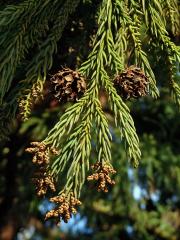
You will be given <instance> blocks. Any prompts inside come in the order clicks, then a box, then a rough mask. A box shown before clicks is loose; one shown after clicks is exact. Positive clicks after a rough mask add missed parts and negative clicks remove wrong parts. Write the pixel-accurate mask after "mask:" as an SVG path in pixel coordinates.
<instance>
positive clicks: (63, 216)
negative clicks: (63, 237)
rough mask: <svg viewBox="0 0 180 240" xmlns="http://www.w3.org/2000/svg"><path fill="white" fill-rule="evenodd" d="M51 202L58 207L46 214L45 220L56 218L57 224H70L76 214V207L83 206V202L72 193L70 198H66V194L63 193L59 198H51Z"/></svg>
mask: <svg viewBox="0 0 180 240" xmlns="http://www.w3.org/2000/svg"><path fill="white" fill-rule="evenodd" d="M50 201H51V202H53V203H55V204H57V205H58V206H57V207H56V208H55V209H53V210H50V211H49V212H47V213H46V217H45V220H47V219H49V218H56V219H57V222H61V220H63V221H64V222H66V223H67V222H68V220H69V219H70V218H71V216H72V214H76V213H77V210H76V207H77V206H79V205H81V202H80V201H79V200H78V199H76V198H75V197H74V196H73V193H71V194H70V195H69V196H66V195H65V193H62V194H61V195H59V196H56V197H53V198H50Z"/></svg>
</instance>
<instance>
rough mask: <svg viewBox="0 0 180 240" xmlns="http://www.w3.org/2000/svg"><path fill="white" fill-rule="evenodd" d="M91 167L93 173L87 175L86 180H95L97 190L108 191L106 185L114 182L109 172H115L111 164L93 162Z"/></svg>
mask: <svg viewBox="0 0 180 240" xmlns="http://www.w3.org/2000/svg"><path fill="white" fill-rule="evenodd" d="M91 168H92V170H93V171H95V173H93V174H92V175H90V176H88V177H87V180H88V181H93V180H94V181H96V182H97V190H98V192H100V191H103V192H108V186H110V185H114V184H115V181H114V180H112V179H111V177H110V174H115V173H116V171H115V170H114V169H113V168H112V167H111V166H109V165H106V164H105V165H102V163H95V164H94V165H92V166H91Z"/></svg>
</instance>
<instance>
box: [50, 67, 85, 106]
mask: <svg viewBox="0 0 180 240" xmlns="http://www.w3.org/2000/svg"><path fill="white" fill-rule="evenodd" d="M51 83H52V86H53V88H54V90H53V92H54V96H55V97H56V98H57V99H58V100H59V101H60V102H67V101H73V102H75V101H77V100H78V99H79V98H80V97H81V96H82V95H83V94H84V92H85V90H86V81H85V78H84V77H83V76H82V75H81V74H80V73H79V72H77V71H74V70H71V69H69V68H64V69H62V70H61V71H59V72H57V73H56V74H54V75H53V76H52V78H51Z"/></svg>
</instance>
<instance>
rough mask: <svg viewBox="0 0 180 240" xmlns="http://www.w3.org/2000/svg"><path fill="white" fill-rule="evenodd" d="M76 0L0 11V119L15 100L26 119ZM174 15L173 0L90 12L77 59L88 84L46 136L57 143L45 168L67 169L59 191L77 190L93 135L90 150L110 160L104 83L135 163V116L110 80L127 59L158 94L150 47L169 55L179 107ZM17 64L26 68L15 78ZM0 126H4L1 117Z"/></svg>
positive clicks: (119, 0)
mask: <svg viewBox="0 0 180 240" xmlns="http://www.w3.org/2000/svg"><path fill="white" fill-rule="evenodd" d="M79 2H80V1H79V0H71V1H70V0H66V1H57V0H55V1H52V0H46V1H42V0H40V1H35V0H25V1H22V2H20V3H19V4H16V5H9V6H5V7H4V8H3V9H2V10H1V11H0V62H1V65H0V79H1V81H0V104H1V109H2V110H3V111H4V112H5V113H6V115H5V117H2V119H3V118H4V120H3V121H5V120H7V118H8V117H9V118H12V117H14V115H15V113H16V112H17V105H18V103H19V102H20V103H21V107H22V109H23V111H22V112H21V115H22V116H23V119H24V120H26V119H27V118H28V116H29V114H30V112H31V107H32V106H33V103H34V102H36V100H37V99H36V97H35V96H34V95H33V90H34V89H35V88H36V86H40V87H39V89H40V91H39V92H38V93H39V94H41V92H42V91H43V85H44V83H45V81H46V80H47V78H48V77H47V76H48V72H49V71H50V69H51V68H52V66H53V57H54V54H55V53H57V47H58V43H59V40H60V39H61V37H62V34H63V30H64V29H65V27H66V25H67V22H68V18H69V16H70V15H71V13H72V12H73V11H75V9H76V7H77V6H78V4H79ZM85 3H86V1H84V2H81V3H80V5H81V4H82V5H83V4H85ZM90 4H91V3H90ZM178 14H179V12H178V2H177V1H175V0H166V1H157V0H153V1H150V0H148V1H144V0H138V1H134V0H127V1H123V0H115V1H111V0H102V1H101V2H100V6H99V8H98V9H97V12H96V11H94V13H93V18H94V19H96V17H97V25H96V26H95V27H96V28H97V29H96V30H97V31H96V34H95V36H93V42H92V43H91V51H90V53H89V54H88V56H87V57H86V56H83V57H82V58H83V59H84V58H85V57H86V59H87V60H86V61H84V62H81V65H80V67H79V69H78V71H79V72H80V73H81V74H82V75H83V76H84V77H86V79H87V81H88V89H87V91H86V93H85V95H84V96H83V97H82V98H81V99H80V100H78V101H77V102H76V103H75V104H73V105H72V106H70V107H68V108H67V109H66V111H65V113H64V114H63V115H62V116H61V117H60V119H59V121H58V122H57V123H56V124H55V126H54V127H53V128H52V129H51V130H50V132H49V133H48V135H47V137H45V138H44V140H43V142H44V143H45V144H47V145H52V146H53V147H55V148H57V149H59V156H57V157H56V158H55V159H53V161H52V162H51V163H50V165H49V170H50V172H51V174H52V175H53V176H54V178H55V179H56V180H57V181H59V179H61V177H62V175H63V176H64V172H65V173H66V183H65V186H64V188H63V189H62V190H60V193H61V192H62V191H65V192H66V193H69V192H70V191H73V192H74V195H75V197H80V193H81V188H82V186H83V184H84V182H85V179H86V174H87V172H88V170H89V166H90V163H91V162H96V161H95V160H92V159H91V158H92V155H91V153H92V142H93V140H94V138H95V139H97V140H96V142H97V149H96V155H94V156H93V157H94V158H95V159H97V161H98V162H101V163H102V164H103V163H106V162H108V163H109V164H111V141H112V136H111V132H110V129H109V121H108V119H107V116H106V114H105V112H104V111H103V107H102V106H101V103H100V100H99V95H100V90H101V89H105V90H106V92H107V94H108V104H109V106H110V109H111V111H112V112H113V116H114V122H115V125H116V126H117V127H118V129H119V132H120V137H121V140H122V141H121V142H123V143H124V145H125V150H126V153H127V156H126V158H127V159H128V160H130V161H132V163H133V165H134V166H135V167H137V166H138V162H139V160H140V158H141V151H140V147H139V139H138V135H137V133H136V128H135V125H134V122H133V118H132V116H131V114H130V110H129V107H128V106H127V104H126V103H125V102H124V101H123V99H121V97H120V96H119V95H118V94H117V92H116V89H115V88H114V86H113V83H112V80H113V78H114V76H115V75H117V74H119V73H121V72H122V70H124V69H125V68H126V67H127V66H128V65H129V64H134V65H137V66H139V67H140V68H142V70H143V71H144V73H145V74H146V75H147V76H148V79H149V93H150V95H151V96H152V97H154V98H157V97H158V96H159V90H158V88H157V84H156V81H155V75H154V72H153V70H152V67H151V62H150V60H149V59H150V56H149V55H150V54H151V53H150V52H149V51H150V49H151V48H152V46H153V47H154V46H155V47H156V48H158V49H160V50H161V51H162V53H163V54H164V55H165V56H166V61H167V68H168V72H169V89H170V91H171V93H172V96H173V99H174V101H175V103H176V104H177V105H179V106H180V87H179V79H178V78H179V77H178V76H179V75H178V71H179V70H178V67H179V65H178V64H179V60H180V50H179V47H178V46H176V45H175V43H174V42H173V41H172V40H171V38H170V35H169V32H168V31H171V32H172V34H174V35H176V34H178V29H179V18H178ZM93 30H94V29H92V31H93ZM89 35H90V34H89ZM89 37H92V36H91V35H90V36H89ZM147 42H148V44H147ZM32 53H33V54H32ZM158 57H159V56H157V58H158ZM18 71H20V72H21V73H23V74H21V76H20V77H19V76H18ZM22 76H23V77H22ZM158 85H161V83H159V84H158ZM38 97H39V96H37V98H38ZM1 125H2V127H3V126H4V122H2V124H1ZM111 125H113V123H111ZM3 135H6V133H5V134H3Z"/></svg>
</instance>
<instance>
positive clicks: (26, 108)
mask: <svg viewBox="0 0 180 240" xmlns="http://www.w3.org/2000/svg"><path fill="white" fill-rule="evenodd" d="M42 91H43V85H42V83H41V82H37V83H35V84H34V85H33V86H32V88H31V89H29V91H28V93H26V92H25V93H24V95H23V97H22V98H20V99H19V113H20V115H21V118H22V120H24V121H26V120H27V119H28V117H29V115H30V112H31V110H32V108H33V107H34V105H35V104H36V103H37V102H39V101H40V99H43V93H42Z"/></svg>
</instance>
